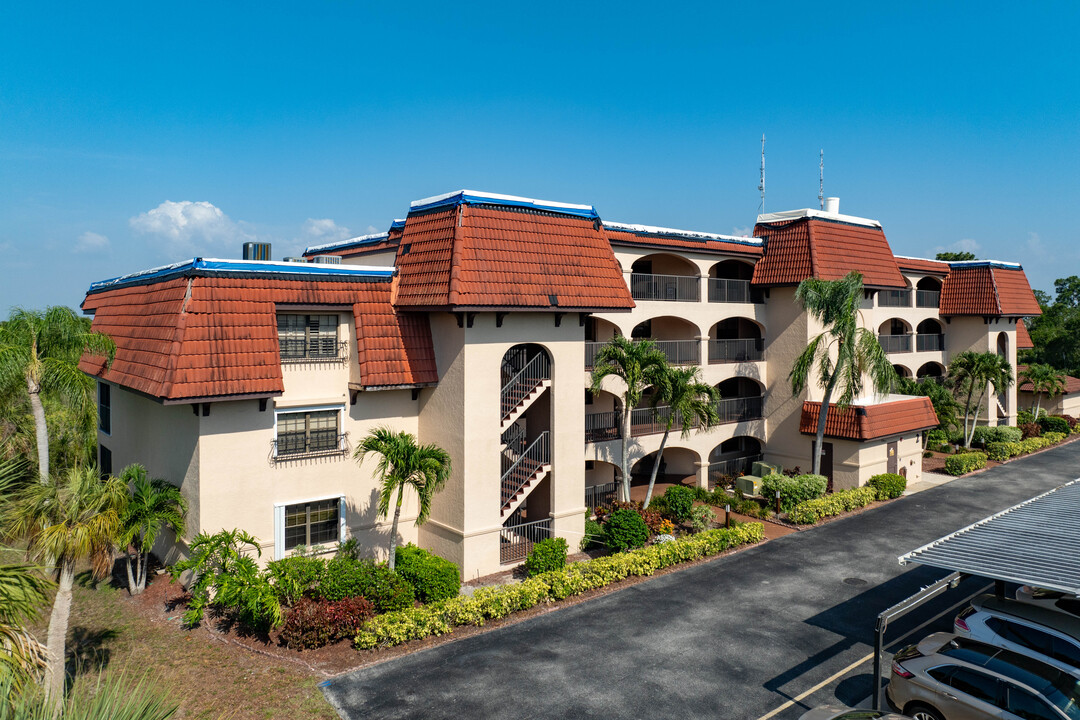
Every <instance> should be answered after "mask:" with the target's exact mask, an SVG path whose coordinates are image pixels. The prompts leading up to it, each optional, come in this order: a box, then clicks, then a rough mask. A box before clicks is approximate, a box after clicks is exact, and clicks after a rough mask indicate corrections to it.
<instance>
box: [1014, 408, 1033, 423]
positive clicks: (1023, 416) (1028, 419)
mask: <svg viewBox="0 0 1080 720" xmlns="http://www.w3.org/2000/svg"><path fill="white" fill-rule="evenodd" d="M1035 420H1036V418H1035V413H1033V412H1030V411H1028V410H1017V411H1016V424H1017V426H1020V425H1023V424H1025V423H1033V422H1035Z"/></svg>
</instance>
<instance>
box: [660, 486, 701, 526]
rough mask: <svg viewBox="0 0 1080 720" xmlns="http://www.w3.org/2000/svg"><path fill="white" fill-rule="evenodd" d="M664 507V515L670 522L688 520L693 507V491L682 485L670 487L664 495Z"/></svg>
mask: <svg viewBox="0 0 1080 720" xmlns="http://www.w3.org/2000/svg"><path fill="white" fill-rule="evenodd" d="M664 505H665V506H666V507H667V513H666V515H667V516H668V517H670V518H671V519H672V520H675V521H677V522H683V521H684V520H689V519H690V511H691V509H692V508H693V507H694V491H693V490H691V489H690V488H688V487H683V486H682V485H672V486H671V487H669V488H668V489H667V492H665V493H664Z"/></svg>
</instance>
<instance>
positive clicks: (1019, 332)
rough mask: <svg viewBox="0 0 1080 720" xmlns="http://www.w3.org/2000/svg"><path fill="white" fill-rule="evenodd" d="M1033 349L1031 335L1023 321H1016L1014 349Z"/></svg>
mask: <svg viewBox="0 0 1080 720" xmlns="http://www.w3.org/2000/svg"><path fill="white" fill-rule="evenodd" d="M1034 347H1035V343H1033V342H1032V341H1031V334H1030V333H1029V332H1028V329H1027V325H1025V324H1024V321H1023V320H1017V321H1016V349H1017V350H1027V349H1031V348H1034Z"/></svg>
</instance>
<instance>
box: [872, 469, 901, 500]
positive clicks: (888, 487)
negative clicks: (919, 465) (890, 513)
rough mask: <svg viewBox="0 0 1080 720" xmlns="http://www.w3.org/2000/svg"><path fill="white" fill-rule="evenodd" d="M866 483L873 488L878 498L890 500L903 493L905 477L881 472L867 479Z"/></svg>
mask: <svg viewBox="0 0 1080 720" xmlns="http://www.w3.org/2000/svg"><path fill="white" fill-rule="evenodd" d="M866 484H867V485H868V486H870V487H872V488H874V490H875V492H877V499H878V500H891V499H892V498H898V497H900V496H901V495H903V494H904V490H906V489H907V478H906V477H904V476H903V475H897V474H896V473H881V474H880V475H874V476H873V477H872V478H870V479H869V480H867V481H866Z"/></svg>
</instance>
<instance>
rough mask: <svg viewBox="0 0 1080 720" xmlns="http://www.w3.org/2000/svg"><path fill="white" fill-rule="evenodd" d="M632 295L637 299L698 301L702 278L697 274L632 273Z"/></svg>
mask: <svg viewBox="0 0 1080 720" xmlns="http://www.w3.org/2000/svg"><path fill="white" fill-rule="evenodd" d="M630 296H631V297H633V298H634V299H635V300H671V301H675V302H698V301H699V300H700V299H701V278H699V277H697V276H696V275H653V274H651V273H631V274H630Z"/></svg>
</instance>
